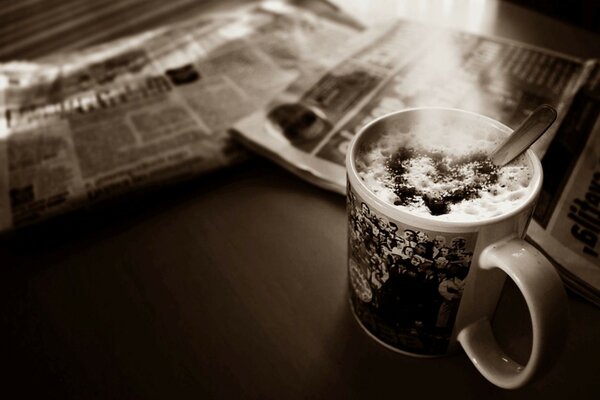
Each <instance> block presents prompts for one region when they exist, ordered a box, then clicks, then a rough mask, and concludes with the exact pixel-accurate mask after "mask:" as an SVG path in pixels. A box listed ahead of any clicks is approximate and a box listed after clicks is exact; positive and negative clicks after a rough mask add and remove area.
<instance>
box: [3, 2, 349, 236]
mask: <svg viewBox="0 0 600 400" xmlns="http://www.w3.org/2000/svg"><path fill="white" fill-rule="evenodd" d="M358 31H359V26H358V25H357V24H356V23H353V22H352V21H351V20H350V19H348V18H345V16H344V15H342V13H339V12H338V11H336V10H334V9H329V10H326V9H324V8H323V7H320V8H318V12H316V11H315V10H313V9H312V8H310V7H304V6H302V7H301V6H297V5H294V4H292V3H286V2H275V1H268V2H262V3H258V4H253V5H247V6H242V7H238V8H235V9H233V10H231V11H228V12H221V13H214V14H209V15H201V16H199V17H196V18H192V19H189V20H186V21H183V22H180V23H177V24H174V25H171V26H166V27H162V28H159V29H156V30H153V31H149V32H144V33H142V34H139V35H135V36H132V37H127V38H124V39H120V40H117V41H114V42H111V43H107V44H104V45H101V46H96V47H93V48H90V49H86V50H83V51H78V52H71V53H67V54H55V55H51V56H49V57H46V58H44V59H42V60H38V61H36V62H11V63H5V64H0V188H1V189H2V190H0V231H4V230H9V229H12V228H16V227H20V226H23V225H27V224H30V223H34V222H37V221H40V220H42V219H44V218H47V217H50V216H52V215H56V214H60V213H64V212H66V211H69V210H72V209H74V208H76V207H82V206H88V205H90V204H93V203H95V202H98V201H101V200H103V199H106V198H110V197H113V196H116V195H118V194H122V193H125V192H127V191H130V190H132V189H136V188H140V187H144V186H149V185H157V184H160V183H164V182H167V181H173V180H175V179H184V178H187V177H191V176H195V175H197V174H199V173H203V172H207V171H209V170H212V169H215V168H219V167H222V166H225V165H230V164H233V163H236V162H239V161H241V160H243V159H245V158H246V157H248V155H249V153H248V152H247V151H246V150H245V149H244V148H243V147H241V146H239V145H237V144H236V143H235V142H234V141H233V140H232V139H231V137H230V135H229V133H228V132H227V128H228V127H230V126H231V125H232V124H233V123H234V122H235V121H237V120H238V119H240V118H242V117H244V116H246V115H248V114H250V113H251V112H253V111H255V110H257V109H259V108H261V107H263V106H265V105H266V104H267V103H268V101H269V100H271V99H272V98H274V97H275V95H276V94H278V93H281V92H282V91H283V90H284V89H285V88H286V87H288V86H289V85H290V84H292V83H293V82H295V81H297V80H298V79H302V77H303V76H314V75H318V74H320V73H322V72H323V71H326V70H328V69H330V68H331V67H332V66H334V65H335V64H336V63H337V62H339V59H340V57H341V56H342V54H341V52H340V51H339V50H338V49H339V48H340V47H341V46H340V45H341V44H342V43H344V42H345V41H347V40H348V38H350V37H352V36H354V35H356V33H357V32H358Z"/></svg>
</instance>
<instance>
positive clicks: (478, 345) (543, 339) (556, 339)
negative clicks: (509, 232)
mask: <svg viewBox="0 0 600 400" xmlns="http://www.w3.org/2000/svg"><path fill="white" fill-rule="evenodd" d="M479 267H480V268H482V269H484V270H491V269H493V268H500V269H501V270H502V271H504V272H505V273H506V274H507V275H508V276H509V277H510V278H511V279H512V280H513V281H514V282H515V284H516V285H517V287H518V288H519V290H520V291H521V293H522V294H523V297H524V298H525V302H526V303H527V307H528V308H529V313H530V316H531V325H532V335H533V343H532V349H531V355H530V356H529V360H528V361H527V363H526V364H525V365H520V364H519V363H517V362H515V361H514V360H512V359H511V358H510V357H509V356H508V355H506V354H505V353H504V352H503V351H502V349H500V346H499V345H498V343H497V342H496V339H495V338H494V334H493V333H492V328H491V325H490V319H489V317H483V318H481V319H479V320H478V321H475V322H473V323H471V324H470V325H467V326H466V327H465V328H464V329H462V330H461V331H460V332H459V334H458V337H457V339H458V341H459V342H460V344H461V345H462V347H463V349H464V350H465V352H466V353H467V356H468V357H469V358H470V359H471V361H472V362H473V364H474V365H475V367H476V368H477V369H478V370H479V372H481V374H482V375H483V376H484V377H486V378H487V379H488V380H489V381H490V382H492V383H494V384H495V385H497V386H500V387H502V388H505V389H516V388H519V387H521V386H523V385H525V384H526V383H528V382H529V381H531V379H533V378H534V377H536V376H537V375H539V374H541V373H542V372H544V371H545V370H546V369H549V368H550V367H552V365H553V364H554V361H556V358H557V357H558V354H559V353H560V350H561V349H562V347H563V346H564V342H565V339H566V334H567V325H568V307H567V296H566V293H565V290H564V287H563V284H562V281H561V279H560V277H559V275H558V273H557V272H556V269H555V268H554V267H553V266H552V264H551V263H550V261H548V259H547V258H546V257H544V256H543V255H542V253H540V252H539V251H538V250H537V249H536V248H535V247H533V246H532V245H531V244H529V243H527V242H526V241H524V240H522V239H519V238H516V237H509V238H507V239H504V240H501V241H499V242H496V243H493V244H491V245H489V246H487V247H486V248H485V249H484V250H483V252H482V253H481V256H480V258H479Z"/></svg>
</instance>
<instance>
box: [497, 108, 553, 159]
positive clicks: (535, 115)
mask: <svg viewBox="0 0 600 400" xmlns="http://www.w3.org/2000/svg"><path fill="white" fill-rule="evenodd" d="M554 120H556V110H555V109H554V108H553V107H552V106H549V105H547V104H542V105H541V106H539V107H538V108H536V109H535V110H534V111H533V112H532V113H531V114H530V115H529V117H527V118H526V119H525V120H524V121H523V122H522V123H521V125H519V127H518V128H517V129H515V130H514V131H513V133H512V134H511V135H510V136H509V137H508V138H507V139H506V140H505V141H504V142H503V143H502V144H501V145H500V146H499V147H498V148H497V149H496V150H494V151H493V152H492V153H491V154H490V160H491V161H492V162H493V163H494V164H496V165H498V166H503V165H505V164H508V163H509V162H511V161H512V160H514V159H515V157H517V156H518V155H519V154H521V153H522V152H524V151H525V150H527V148H528V147H529V146H531V145H532V144H533V142H535V141H536V140H537V139H538V138H539V137H540V136H542V134H543V133H544V132H546V130H547V129H548V128H549V127H550V125H552V123H553V122H554Z"/></svg>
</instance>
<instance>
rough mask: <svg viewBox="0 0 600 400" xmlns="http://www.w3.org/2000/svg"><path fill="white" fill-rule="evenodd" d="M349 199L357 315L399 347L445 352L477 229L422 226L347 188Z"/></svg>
mask: <svg viewBox="0 0 600 400" xmlns="http://www.w3.org/2000/svg"><path fill="white" fill-rule="evenodd" d="M347 206H348V217H349V221H348V222H349V224H348V229H349V232H348V238H349V239H348V240H349V242H348V252H349V254H348V255H349V257H348V260H349V261H348V269H349V276H350V286H351V288H350V291H351V302H352V307H353V309H354V313H355V314H356V317H357V318H358V319H359V321H360V322H361V323H362V325H363V326H364V328H365V329H367V330H368V331H369V332H370V333H371V334H372V335H373V336H375V337H376V338H378V339H379V340H381V341H382V342H384V343H386V344H388V345H390V346H392V347H394V348H396V349H399V350H402V351H406V352H410V353H417V354H423V355H442V354H445V353H446V352H447V349H448V344H449V340H450V336H451V334H452V328H453V326H454V321H455V319H456V313H457V311H458V307H459V304H460V300H461V297H462V292H463V289H464V285H465V279H466V277H467V274H468V272H469V267H470V265H471V259H472V256H473V250H474V247H475V241H476V236H477V234H476V233H466V234H465V233H460V234H456V233H444V232H434V231H427V230H422V229H417V228H415V227H411V226H407V225H404V224H401V223H399V222H397V221H392V220H389V219H388V218H386V217H384V216H382V215H379V214H378V213H377V212H375V211H374V210H371V209H370V208H369V206H368V205H367V204H366V203H365V202H364V201H363V199H361V198H360V197H358V196H357V195H356V193H355V192H353V191H352V190H349V192H348V198H347Z"/></svg>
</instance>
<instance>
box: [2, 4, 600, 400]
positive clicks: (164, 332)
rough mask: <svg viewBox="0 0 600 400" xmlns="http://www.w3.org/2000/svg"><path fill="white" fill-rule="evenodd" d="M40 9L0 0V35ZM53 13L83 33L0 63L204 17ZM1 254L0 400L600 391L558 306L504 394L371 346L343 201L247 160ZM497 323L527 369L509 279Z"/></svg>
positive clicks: (529, 33)
mask: <svg viewBox="0 0 600 400" xmlns="http://www.w3.org/2000/svg"><path fill="white" fill-rule="evenodd" d="M43 3H57V4H58V3H60V2H56V1H52V0H47V1H46V2H43V1H36V0H30V1H23V2H19V3H17V2H11V1H9V2H6V3H5V2H3V3H2V4H1V5H0V19H2V18H3V19H2V21H3V22H5V23H4V24H2V23H0V30H2V29H4V30H8V29H11V28H10V27H9V26H8V25H6V21H8V23H9V24H11V26H12V29H16V30H18V29H29V30H32V32H33V30H35V27H34V25H33V24H30V25H28V27H27V28H26V27H24V22H23V21H25V20H23V19H15V15H21V17H19V18H34V17H35V18H41V17H36V16H37V15H38V14H44V13H54V12H58V11H56V8H53V7H49V8H48V7H46V8H44V7H43ZM63 3H72V4H73V5H74V7H73V9H77V10H80V9H85V10H83V11H78V12H80V13H81V14H78V15H79V17H77V18H83V21H87V23H84V25H86V26H87V27H88V28H86V29H90V30H92V31H95V32H96V34H95V36H94V35H93V32H90V33H89V36H88V37H89V38H90V39H89V40H87V39H85V37H84V36H82V35H72V34H68V33H69V32H72V31H71V29H72V28H73V27H74V26H76V25H77V24H78V22H77V21H78V19H77V18H71V19H69V21H71V22H69V23H70V24H71V25H69V26H71V28H68V29H67V28H65V30H64V31H63V28H62V27H61V26H62V25H61V24H60V23H59V22H56V21H55V22H54V23H53V24H52V26H53V27H54V28H49V29H50V33H49V34H47V35H46V38H47V39H48V40H47V42H48V43H45V44H44V45H43V46H42V45H40V47H36V46H35V43H36V40H38V39H36V36H35V35H34V36H31V37H30V38H29V39H28V40H25V39H19V40H22V42H21V45H16V44H15V43H18V42H19V40H17V39H15V41H11V42H10V43H9V42H8V41H7V40H4V41H2V42H0V43H1V44H2V46H5V44H6V43H9V46H10V48H8V47H4V48H2V47H0V49H1V51H0V53H1V54H2V56H3V58H2V59H3V60H7V59H15V58H27V57H39V56H43V55H45V54H47V53H48V52H50V51H55V50H60V49H63V48H64V49H70V48H76V47H80V46H83V45H88V44H92V43H97V42H98V41H102V40H106V39H108V38H112V37H114V35H116V36H118V35H119V34H122V33H123V32H125V33H131V32H134V31H138V30H140V29H148V28H149V27H151V26H156V25H158V24H159V23H162V22H164V21H165V20H168V19H175V18H177V17H181V16H184V15H189V14H190V13H191V12H202V11H203V10H204V9H205V8H206V7H208V6H209V5H207V4H204V3H202V2H192V1H185V0H180V1H174V2H173V4H172V5H171V8H165V9H164V10H163V11H162V13H164V15H165V18H163V19H161V18H155V17H152V16H151V15H154V14H155V13H158V14H157V15H160V13H159V11H158V10H159V9H161V7H166V6H159V5H158V3H157V4H154V3H152V2H148V3H143V2H140V1H135V0H130V1H123V2H118V4H120V6H119V7H122V9H127V10H129V11H128V12H129V13H131V15H134V14H135V15H136V16H137V17H136V18H137V20H138V21H142V22H140V23H139V25H135V24H130V25H127V24H125V23H123V24H125V25H126V26H125V25H123V26H121V25H119V24H114V31H107V30H106V29H107V28H106V22H102V21H100V20H98V21H100V22H97V23H96V25H94V23H93V22H91V21H96V20H95V19H94V16H93V15H94V14H95V15H99V14H102V12H103V11H102V10H103V9H104V8H102V7H104V6H106V7H109V8H110V7H115V4H117V2H112V3H110V6H107V5H106V4H109V3H107V2H106V1H102V0H96V1H95V2H85V3H86V4H88V5H82V4H83V3H84V2H76V1H69V2H63ZM75 3H77V4H75ZM80 3H81V4H80ZM349 3H351V4H349ZM349 3H346V2H344V4H345V5H346V6H348V7H349V9H350V10H351V12H354V13H356V14H357V15H361V16H363V17H365V18H367V19H372V20H375V19H376V18H379V17H381V16H384V15H390V14H396V15H399V16H402V15H405V16H406V15H409V16H416V17H419V18H425V19H427V18H433V19H432V22H435V23H441V24H449V25H451V26H459V27H460V26H462V27H466V29H469V30H471V31H474V32H478V33H485V34H493V35H498V36H504V37H509V38H512V39H517V40H520V41H524V42H528V43H531V44H534V45H539V46H543V47H547V48H551V49H554V50H557V51H561V52H567V53H570V54H572V55H575V56H578V57H599V56H600V37H598V36H597V35H594V34H591V33H589V32H586V31H582V30H579V29H577V28H574V27H572V26H569V25H567V24H564V23H561V22H558V21H555V20H552V19H550V18H547V17H544V16H541V15H539V14H535V13H533V12H531V11H526V10H524V9H521V8H519V7H516V6H514V5H510V4H505V3H496V2H483V3H479V4H483V5H481V6H479V9H477V10H475V11H474V12H475V13H476V16H479V17H478V18H475V19H473V18H471V19H469V20H468V21H471V22H470V23H469V22H468V21H467V20H461V19H460V18H458V17H457V15H458V16H460V15H465V16H466V17H465V18H467V17H468V12H467V11H468V10H467V11H465V10H462V11H461V10H457V11H456V13H459V14H456V15H455V14H453V12H447V13H446V14H444V13H440V12H439V9H438V8H436V7H435V5H436V4H435V3H440V2H436V1H425V2H424V4H428V5H429V6H430V9H429V11H428V12H429V14H428V13H427V12H423V13H421V12H420V11H419V13H417V11H415V10H416V8H415V7H414V6H411V7H408V6H406V4H405V7H404V8H402V7H400V5H398V4H402V2H398V3H395V2H391V1H383V0H382V1H380V2H374V3H373V2H366V1H354V2H349ZM405 3H408V2H405ZM445 3H450V4H454V5H456V4H458V3H462V4H463V5H464V4H467V3H469V4H471V3H477V2H466V1H463V2H445ZM92 4H95V5H96V6H95V7H96V8H94V7H92ZM161 4H163V3H161ZM164 4H166V3H164ZM440 4H441V3H440ZM75 5H76V6H77V7H79V8H75ZM103 5H104V6H103ZM57 7H58V6H57ZM61 7H62V6H61ZM86 7H88V8H89V9H88V8H86ZM136 7H137V8H136ZM61 9H62V8H61ZM135 10H137V11H135ZM144 10H146V12H147V13H148V15H149V16H148V17H147V18H146V17H144V15H145V14H144V12H143V11H144ZM63 12H64V13H66V14H65V15H68V11H64V9H63ZM15 13H16V14H15ZM19 13H21V14H19ZM53 15H54V14H53ZM82 15H83V16H84V17H82ZM11 16H12V17H11ZM85 16H87V17H85ZM86 18H88V19H86ZM153 18H154V19H153ZM143 21H146V22H143ZM465 21H466V22H465ZM134 22H135V21H134ZM63 23H65V22H64V21H63ZM134 25H135V26H134ZM61 32H62V36H61ZM65 35H67V36H71V37H70V39H69V38H65ZM111 35H113V36H111ZM52 38H55V39H52ZM52 40H56V41H52ZM23 43H24V44H23ZM0 260H1V261H0V266H1V268H2V270H1V271H2V277H1V278H0V332H1V333H0V335H1V336H0V338H1V340H0V343H1V345H0V359H1V360H2V364H3V367H4V368H3V372H2V373H1V374H0V393H1V394H0V396H1V397H2V398H7V399H8V398H33V397H34V396H35V397H39V398H189V397H194V398H208V397H212V398H328V399H329V398H380V397H382V398H392V397H394V398H398V397H405V396H411V397H413V396H419V397H420V398H439V399H448V398H484V397H485V398H488V399H492V398H517V399H519V398H523V399H525V398H526V399H531V398H552V399H554V398H572V399H575V398H598V396H599V395H600V380H599V379H598V367H597V365H598V361H599V360H600V310H598V309H597V308H595V307H593V306H591V305H590V304H588V303H586V302H585V301H583V300H581V299H580V298H578V297H577V296H576V295H573V294H570V296H569V305H570V311H571V326H570V336H569V339H568V342H567V345H566V349H565V351H564V352H563V353H562V356H561V357H560V360H559V362H558V364H557V365H556V366H555V367H554V368H553V369H552V370H551V371H550V372H549V374H548V375H546V376H545V377H543V378H541V379H540V380H538V381H536V382H534V383H532V384H531V385H530V386H528V387H526V388H523V389H519V390H516V391H506V390H502V389H499V388H496V387H495V386H493V385H492V384H490V383H488V382H487V381H486V380H485V379H484V378H483V377H482V376H481V375H479V373H478V372H477V371H476V369H475V368H474V367H473V365H472V364H471V362H470V361H469V360H468V359H467V357H466V356H465V355H464V354H463V353H461V354H459V355H456V356H453V357H446V358H440V359H434V360H430V359H418V358H411V357H406V356H402V355H399V354H396V353H394V352H391V351H389V350H386V349H385V348H383V347H381V346H380V345H378V344H376V343H375V342H374V341H372V340H371V339H370V338H369V337H367V335H366V334H364V333H363V331H362V330H361V329H360V328H359V326H358V325H357V324H356V322H355V321H354V319H353V316H352V314H351V311H350V308H349V305H348V300H347V294H348V293H347V283H346V216H345V208H344V198H343V197H342V196H339V195H336V194H333V193H329V192H326V191H323V190H321V189H318V188H316V187H313V186H311V185H309V184H307V183H305V182H303V181H301V180H299V179H297V178H296V177H294V176H292V175H290V174H289V173H287V172H285V171H284V170H282V169H280V168H278V167H277V166H275V165H274V164H271V163H270V162H268V161H265V160H262V159H259V158H255V159H252V160H250V161H248V162H246V163H245V164H242V165H239V166H237V167H233V168H229V169H226V170H222V171H218V172H216V173H213V174H210V175H208V176H204V177H199V178H197V179H194V180H191V181H188V182H185V183H181V184H177V185H172V186H170V187H168V188H163V189H161V190H156V191H152V192H149V193H148V192H146V193H143V194H137V195H133V196H129V197H127V198H125V199H122V200H121V201H118V202H115V203H111V204H107V205H104V206H102V207H99V208H97V209H94V210H88V211H81V212H75V213H72V214H69V215H67V216H64V217H60V218H57V219H54V220H52V221H49V222H46V223H43V224H41V225H37V226H35V227H32V228H28V229H24V230H21V231H18V232H16V233H14V234H12V235H10V236H8V237H6V236H5V237H3V238H2V239H1V240H0ZM494 327H495V333H496V335H497V338H498V340H499V341H500V342H501V343H502V345H503V346H504V347H505V349H506V350H507V351H508V352H509V353H510V354H512V355H513V356H514V357H515V358H517V359H519V360H521V361H524V360H526V358H527V351H528V350H527V349H528V346H529V345H530V342H531V337H530V333H531V332H530V322H529V316H528V312H527V310H526V306H525V304H524V301H523V299H522V297H521V295H520V294H519V292H518V291H517V289H516V288H515V287H514V285H513V284H512V283H508V284H507V285H506V287H505V290H504V293H503V297H502V300H501V303H500V305H499V307H498V311H497V315H496V317H495V320H494Z"/></svg>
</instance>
